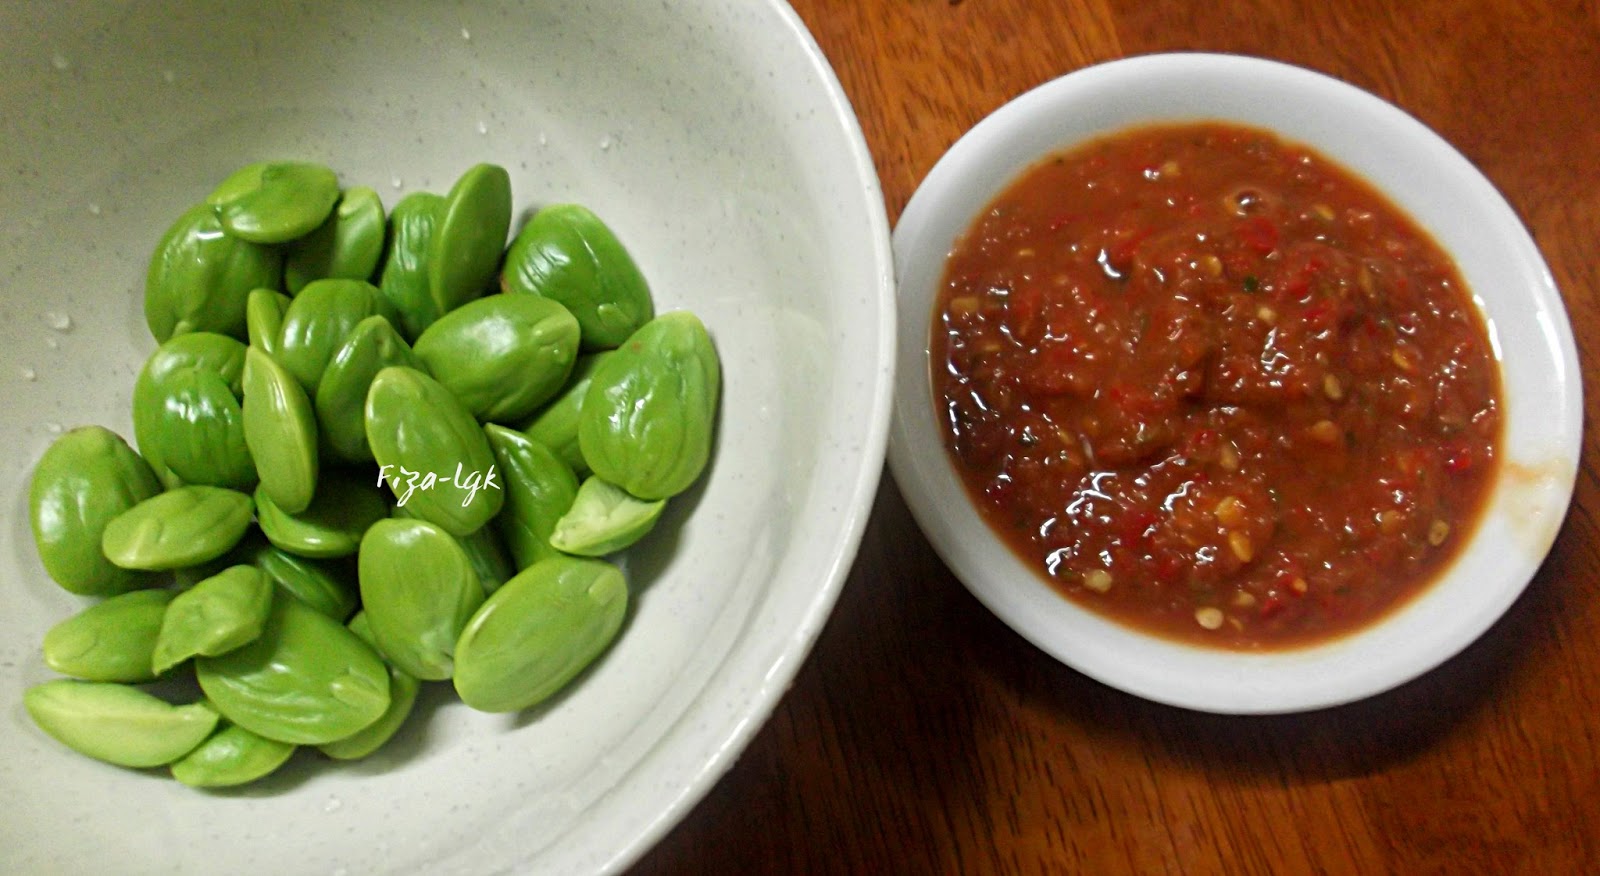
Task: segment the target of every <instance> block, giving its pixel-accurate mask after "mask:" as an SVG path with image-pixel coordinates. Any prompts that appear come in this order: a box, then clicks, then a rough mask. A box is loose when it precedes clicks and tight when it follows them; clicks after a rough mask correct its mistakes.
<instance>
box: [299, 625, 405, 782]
mask: <svg viewBox="0 0 1600 876" xmlns="http://www.w3.org/2000/svg"><path fill="white" fill-rule="evenodd" d="M349 627H350V632H352V633H355V634H356V635H357V636H359V637H360V638H361V641H363V642H366V643H367V644H368V645H371V646H372V647H374V648H376V647H377V646H378V645H377V642H376V641H374V640H373V638H372V625H371V624H369V623H367V616H366V614H365V613H364V612H363V613H360V614H357V615H356V616H355V617H353V618H351V619H350V624H349ZM421 687H422V683H421V682H419V681H418V680H417V679H415V678H413V677H411V676H410V675H407V674H406V673H405V672H404V671H402V670H400V669H398V668H396V667H395V666H394V664H392V663H390V664H389V708H388V709H386V710H384V713H383V715H382V717H380V718H378V720H376V721H373V722H372V723H371V724H368V725H367V726H365V727H363V728H361V729H360V730H357V731H356V732H355V733H353V734H351V735H350V736H346V737H345V738H343V739H337V740H334V741H333V742H329V743H327V744H325V745H322V746H319V748H320V749H321V751H322V753H323V754H325V755H327V756H328V757H331V758H333V759H334V760H356V759H358V758H363V757H366V756H367V755H369V754H371V753H373V752H374V751H377V750H378V749H379V748H381V747H382V746H383V744H384V743H385V742H388V741H389V740H390V739H391V738H393V737H394V734H395V733H396V732H397V731H399V729H400V726H401V725H402V724H404V723H405V722H406V718H407V717H409V716H410V715H411V709H412V707H413V706H415V705H416V702H417V691H418V690H419V689H420V688H421Z"/></svg>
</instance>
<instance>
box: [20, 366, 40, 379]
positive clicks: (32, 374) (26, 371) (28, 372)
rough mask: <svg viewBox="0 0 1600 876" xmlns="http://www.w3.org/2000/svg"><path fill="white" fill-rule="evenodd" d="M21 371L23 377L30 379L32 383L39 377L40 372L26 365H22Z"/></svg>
mask: <svg viewBox="0 0 1600 876" xmlns="http://www.w3.org/2000/svg"><path fill="white" fill-rule="evenodd" d="M20 373H21V374H22V379H23V380H26V381H28V382H29V383H32V382H33V381H35V380H37V379H38V378H39V372H37V371H35V370H33V369H32V368H29V367H28V366H26V365H24V366H22V369H21V371H20Z"/></svg>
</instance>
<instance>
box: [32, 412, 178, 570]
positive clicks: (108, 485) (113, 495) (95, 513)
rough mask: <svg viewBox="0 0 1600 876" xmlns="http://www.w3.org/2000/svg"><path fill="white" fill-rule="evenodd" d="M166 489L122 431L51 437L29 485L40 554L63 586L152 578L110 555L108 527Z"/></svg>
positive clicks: (81, 430)
mask: <svg viewBox="0 0 1600 876" xmlns="http://www.w3.org/2000/svg"><path fill="white" fill-rule="evenodd" d="M159 492H161V485H160V483H159V482H157V480H156V476H155V473H154V472H152V471H151V470H150V466H149V465H147V464H146V463H145V461H144V460H143V459H141V458H140V457H139V455H138V454H137V453H135V452H134V451H133V448H131V447H129V446H128V444H127V442H126V441H123V440H122V438H121V436H119V435H117V434H116V433H115V432H112V431H111V430H109V429H105V428H103V427H100V426H84V427H82V428H78V429H73V430H72V431H70V432H67V433H66V434H64V435H62V436H61V437H59V438H57V439H56V440H55V441H53V442H51V444H50V447H49V449H47V450H45V452H44V456H42V457H40V459H39V464H38V465H37V466H35V467H34V470H33V478H32V480H30V481H29V484H28V522H29V525H30V527H31V528H32V530H33V540H34V545H35V546H36V547H37V548H38V552H39V560H40V561H41V562H42V563H43V564H44V569H45V572H46V573H47V574H49V576H50V578H51V579H52V580H54V581H55V582H56V583H57V584H59V585H61V586H62V587H63V588H64V589H66V590H68V591H71V592H73V593H80V594H84V595H94V596H105V595H110V594H115V593H122V592H125V591H128V590H133V589H135V588H139V587H145V586H149V585H150V584H152V583H153V582H152V581H151V580H150V579H149V576H147V575H144V574H142V573H139V572H136V571H131V570H128V569H123V568H121V567H120V566H118V565H117V564H115V563H113V562H111V561H110V560H108V559H106V556H105V553H104V552H103V551H102V550H101V540H102V538H103V537H104V535H105V528H106V525H107V524H109V523H110V522H111V521H112V520H113V519H115V518H117V517H118V516H120V515H121V514H122V513H123V512H125V511H127V510H128V509H130V508H132V507H134V506H135V505H137V504H139V503H140V502H142V501H144V500H146V499H149V498H150V497H152V496H155V495H156V494H158V493H159Z"/></svg>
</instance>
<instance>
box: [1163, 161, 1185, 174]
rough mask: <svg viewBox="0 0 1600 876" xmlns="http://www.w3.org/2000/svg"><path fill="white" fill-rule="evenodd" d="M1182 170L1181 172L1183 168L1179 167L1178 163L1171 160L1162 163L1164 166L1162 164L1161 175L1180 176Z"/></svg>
mask: <svg viewBox="0 0 1600 876" xmlns="http://www.w3.org/2000/svg"><path fill="white" fill-rule="evenodd" d="M1180 170H1181V168H1179V167H1178V162H1176V161H1173V160H1172V159H1170V158H1169V159H1167V160H1166V161H1164V162H1162V164H1161V175H1162V176H1178V175H1179V173H1180Z"/></svg>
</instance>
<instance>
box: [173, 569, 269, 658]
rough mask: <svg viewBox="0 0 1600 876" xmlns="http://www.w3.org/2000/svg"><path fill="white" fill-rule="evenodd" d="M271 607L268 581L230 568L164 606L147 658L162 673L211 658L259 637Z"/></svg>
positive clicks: (255, 572)
mask: <svg viewBox="0 0 1600 876" xmlns="http://www.w3.org/2000/svg"><path fill="white" fill-rule="evenodd" d="M271 608H272V582H271V580H270V579H268V578H267V576H266V575H264V574H262V572H261V570H260V569H257V568H256V567H255V566H231V567H229V568H227V569H224V570H223V571H221V572H219V573H217V574H215V575H213V576H211V577H209V578H207V579H205V580H204V581H201V582H200V583H198V584H196V585H194V586H193V587H191V588H189V589H188V590H185V591H184V592H182V593H180V594H178V596H177V598H175V599H173V600H172V604H171V605H169V606H167V610H166V615H165V617H164V618H163V619H162V622H161V631H160V635H159V637H158V638H157V639H156V645H155V650H154V652H153V653H152V654H151V656H150V660H151V666H152V668H153V669H154V670H155V671H156V672H158V673H160V672H166V671H167V670H168V669H171V668H172V667H174V666H177V665H178V664H179V663H182V662H183V661H185V660H187V659H189V658H190V657H197V656H202V655H203V656H207V657H215V656H216V655H218V654H226V653H228V652H229V651H232V650H233V649H235V648H241V647H243V646H245V645H248V644H249V643H251V642H253V641H255V639H256V637H257V636H259V635H261V628H262V626H263V625H264V624H265V623H266V621H267V612H268V611H269V610H270V609H271Z"/></svg>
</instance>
